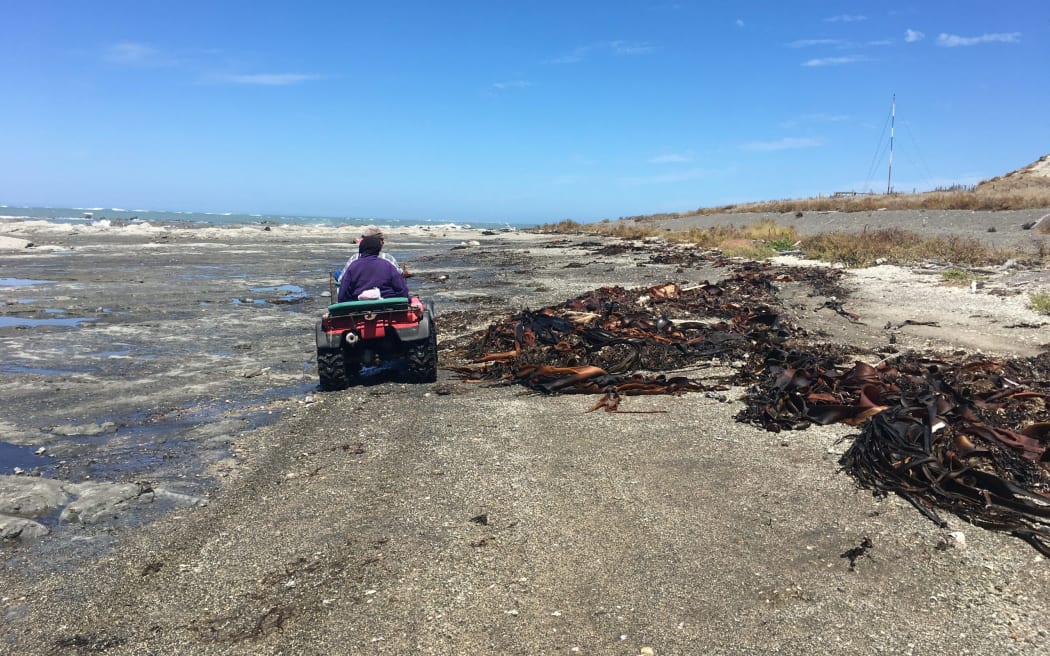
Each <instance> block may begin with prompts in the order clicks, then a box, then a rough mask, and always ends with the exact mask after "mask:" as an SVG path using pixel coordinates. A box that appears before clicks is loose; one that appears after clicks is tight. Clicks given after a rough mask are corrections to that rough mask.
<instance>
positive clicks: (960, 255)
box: [536, 219, 1050, 282]
mask: <svg viewBox="0 0 1050 656" xmlns="http://www.w3.org/2000/svg"><path fill="white" fill-rule="evenodd" d="M536 230H537V232H545V233H555V234H592V235H600V236H606V237H617V238H620V239H629V240H651V239H660V240H662V241H667V242H670V243H677V244H689V245H694V246H696V247H699V248H719V249H721V250H722V252H723V253H724V254H726V255H729V256H734V257H748V258H752V259H765V258H768V257H772V256H774V255H776V254H777V253H778V252H780V251H784V250H792V249H795V248H798V249H800V250H801V251H802V252H803V253H804V257H806V258H808V259H816V260H823V261H825V262H831V263H834V264H842V265H844V266H847V267H852V268H858V267H867V266H872V265H873V264H876V263H883V262H885V263H889V264H908V263H914V262H922V261H926V260H937V261H940V262H945V263H952V264H955V265H958V266H991V265H997V264H1002V263H1004V262H1006V261H1007V260H1010V259H1015V260H1018V261H1020V262H1023V263H1027V264H1037V265H1038V264H1046V263H1048V262H1050V252H1048V250H1047V248H1046V246H1045V244H1044V243H1043V242H1037V243H1036V249H1035V250H1034V251H1033V252H1020V251H1017V250H1012V249H1004V248H996V247H993V246H988V245H986V244H984V243H982V242H981V241H980V240H977V239H973V238H963V237H951V236H948V237H923V236H920V235H918V234H916V233H914V232H911V231H908V230H903V229H900V228H888V229H883V230H864V231H862V232H826V233H822V234H819V235H814V236H810V237H801V236H800V235H799V233H798V231H797V230H796V229H795V228H794V227H793V226H785V225H781V224H779V223H777V222H776V221H774V220H772V219H763V220H760V221H755V222H754V223H751V224H748V225H745V226H713V227H711V228H696V227H693V228H688V229H685V230H667V229H659V228H657V227H655V226H653V225H650V224H648V223H647V222H645V221H616V222H608V221H607V222H602V223H590V224H581V223H577V222H575V221H562V222H560V223H555V224H547V225H544V226H540V227H539V228H537V229H536ZM948 275H949V276H950V275H952V274H948ZM958 275H963V274H961V273H960V274H958ZM969 280H970V278H967V279H966V281H967V282H968V281H969Z"/></svg>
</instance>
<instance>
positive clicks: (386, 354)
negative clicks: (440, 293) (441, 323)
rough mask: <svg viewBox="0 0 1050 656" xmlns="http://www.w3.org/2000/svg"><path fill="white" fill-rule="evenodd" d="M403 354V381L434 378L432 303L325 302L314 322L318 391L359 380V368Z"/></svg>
mask: <svg viewBox="0 0 1050 656" xmlns="http://www.w3.org/2000/svg"><path fill="white" fill-rule="evenodd" d="M398 358H402V359H404V361H405V372H406V373H407V377H408V380H409V381H411V382H414V383H433V382H434V381H436V380H437V326H436V325H435V324H434V312H433V307H432V306H431V305H430V304H429V303H426V302H424V301H423V300H421V299H420V298H419V297H417V296H413V297H411V298H405V297H398V298H380V299H376V300H368V301H347V302H345V303H336V304H334V305H329V306H328V310H327V311H326V312H325V313H324V314H323V315H322V316H321V320H320V321H318V322H317V375H318V377H319V378H320V380H321V389H323V390H341V389H346V388H347V387H350V386H351V385H354V384H356V383H357V382H358V380H359V379H360V377H361V368H362V367H365V366H376V365H378V364H380V363H383V362H388V361H392V360H394V359H398Z"/></svg>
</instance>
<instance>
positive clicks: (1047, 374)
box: [737, 349, 1050, 557]
mask: <svg viewBox="0 0 1050 656" xmlns="http://www.w3.org/2000/svg"><path fill="white" fill-rule="evenodd" d="M757 361H758V358H753V359H752V363H751V366H753V367H754V366H756V365H757V366H761V367H762V370H763V372H764V373H763V375H762V380H761V382H760V383H759V384H757V385H755V386H753V387H752V388H751V389H750V391H749V393H748V396H747V399H746V400H747V402H748V407H747V408H746V409H745V410H744V411H742V412H741V413H740V415H738V417H737V419H738V420H739V421H746V422H750V423H753V424H756V425H760V426H763V427H764V428H766V429H767V430H771V431H779V430H782V429H799V428H805V427H806V426H808V425H809V424H810V423H816V424H830V423H834V422H841V423H845V424H848V425H852V426H860V427H861V428H862V430H861V433H860V434H859V435H854V436H851V437H852V438H853V443H852V444H851V446H850V448H849V449H848V450H847V451H846V452H845V453H844V454H843V456H842V458H841V459H840V461H839V463H840V464H841V465H842V468H843V470H844V471H846V472H847V473H849V474H850V475H851V476H853V478H854V479H855V480H856V481H857V483H858V484H859V485H860V486H861V487H864V488H868V489H870V490H872V491H873V493H874V494H876V495H878V496H885V495H888V494H889V493H891V492H892V493H895V494H897V495H899V496H900V497H901V498H903V499H905V500H906V501H908V502H909V503H910V504H912V505H913V506H914V507H915V508H916V509H917V510H919V512H921V513H922V514H923V515H924V516H926V517H927V518H929V519H930V520H932V521H934V522H935V523H937V524H938V525H939V526H942V527H943V526H945V525H946V524H945V522H944V520H942V519H941V518H940V517H939V516H938V515H937V513H936V509H942V510H945V511H948V512H952V513H955V514H956V515H958V516H959V517H961V518H963V519H965V520H967V521H969V522H971V523H973V524H975V525H977V526H981V527H984V528H988V529H993V530H998V531H1005V532H1008V533H1011V534H1013V535H1015V536H1017V537H1019V538H1021V539H1023V540H1025V541H1027V542H1028V543H1029V544H1031V545H1032V546H1033V547H1035V548H1036V549H1037V550H1039V552H1040V553H1042V554H1043V555H1045V556H1048V557H1050V421H1048V419H1050V382H1048V381H1050V353H1044V354H1043V355H1041V356H1038V357H1035V358H1030V359H1027V360H1011V361H1007V362H998V361H994V360H987V359H971V360H968V361H962V362H951V361H947V360H934V359H926V358H923V357H920V356H917V355H906V356H899V357H896V358H894V359H893V360H892V361H888V362H882V363H880V364H879V365H877V366H872V365H869V364H865V363H862V362H857V363H855V364H854V365H853V366H852V367H850V368H848V369H844V368H837V367H835V366H834V365H833V364H831V363H829V362H827V361H826V360H825V361H824V362H820V361H819V358H816V357H815V356H813V355H812V354H809V353H805V352H787V351H780V350H777V349H773V350H771V351H769V352H768V353H766V354H765V356H764V357H763V358H762V359H761V363H760V364H759V363H758V362H757Z"/></svg>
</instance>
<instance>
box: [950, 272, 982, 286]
mask: <svg viewBox="0 0 1050 656" xmlns="http://www.w3.org/2000/svg"><path fill="white" fill-rule="evenodd" d="M985 278H986V276H982V275H981V274H979V273H974V272H973V271H966V270H965V269H945V270H944V271H941V280H942V281H943V282H944V284H946V285H969V284H970V283H971V282H973V281H974V280H984V279H985Z"/></svg>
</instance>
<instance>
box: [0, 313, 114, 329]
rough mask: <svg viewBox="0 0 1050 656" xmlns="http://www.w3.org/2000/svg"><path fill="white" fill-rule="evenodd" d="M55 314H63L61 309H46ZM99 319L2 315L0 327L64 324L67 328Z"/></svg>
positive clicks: (77, 326) (33, 326)
mask: <svg viewBox="0 0 1050 656" xmlns="http://www.w3.org/2000/svg"><path fill="white" fill-rule="evenodd" d="M45 312H50V313H54V314H61V313H62V311H61V310H57V311H56V310H45ZM91 321H97V319H94V318H92V317H68V318H64V319H27V318H25V317H0V328H35V327H37V326H64V327H66V328H79V327H80V324H82V323H85V322H91Z"/></svg>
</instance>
